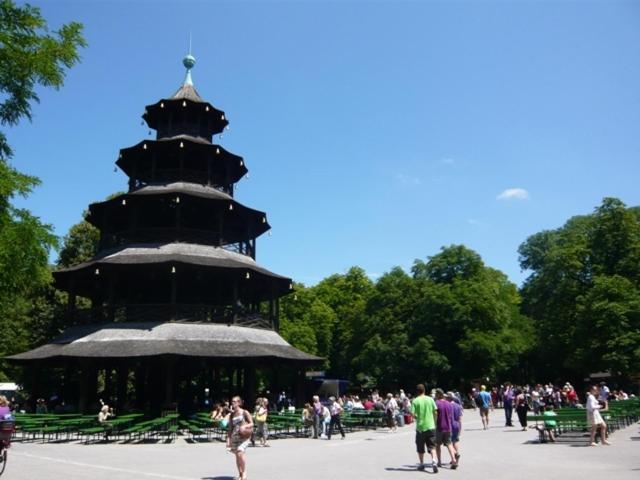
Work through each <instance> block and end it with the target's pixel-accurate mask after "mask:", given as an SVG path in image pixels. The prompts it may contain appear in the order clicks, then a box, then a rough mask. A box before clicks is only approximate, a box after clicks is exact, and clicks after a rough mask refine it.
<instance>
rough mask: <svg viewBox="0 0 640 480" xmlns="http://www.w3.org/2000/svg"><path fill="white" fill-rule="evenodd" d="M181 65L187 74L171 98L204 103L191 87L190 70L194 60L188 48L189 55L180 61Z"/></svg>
mask: <svg viewBox="0 0 640 480" xmlns="http://www.w3.org/2000/svg"><path fill="white" fill-rule="evenodd" d="M182 65H184V68H186V69H187V73H186V75H185V77H184V82H182V85H180V88H178V91H177V92H176V93H175V94H174V95H173V97H172V98H174V99H176V98H180V99H182V98H186V99H189V100H193V101H195V102H204V100H202V98H200V95H198V92H197V91H196V89H195V87H194V86H193V80H192V78H191V69H193V67H194V66H195V65H196V59H195V57H194V56H193V55H191V48H189V53H188V54H187V55H185V57H184V58H183V59H182Z"/></svg>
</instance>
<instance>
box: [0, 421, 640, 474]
mask: <svg viewBox="0 0 640 480" xmlns="http://www.w3.org/2000/svg"><path fill="white" fill-rule="evenodd" d="M492 417H493V423H494V425H492V426H491V428H490V429H489V430H486V431H484V430H482V427H481V424H480V420H479V417H478V414H477V412H474V411H472V410H466V411H465V418H464V424H463V428H464V430H463V434H462V437H461V440H462V441H461V452H462V458H461V461H460V468H459V469H458V470H451V469H449V468H448V465H447V464H446V463H445V465H444V467H443V468H441V469H440V472H439V473H438V476H440V477H449V478H455V477H465V478H470V476H471V475H474V476H475V475H481V476H482V478H486V479H490V480H502V479H505V480H507V479H508V480H513V478H518V479H519V480H533V479H534V478H535V479H536V480H539V479H542V478H543V479H544V480H552V479H562V480H567V479H570V478H571V475H581V476H582V475H589V477H591V478H615V479H616V480H623V479H634V480H638V479H640V454H639V452H638V447H640V442H638V440H640V424H638V423H636V424H634V425H631V426H629V427H627V428H625V429H622V430H619V431H617V432H615V433H614V434H612V435H611V438H610V440H611V441H612V442H613V445H612V446H598V447H587V446H586V445H587V440H586V438H585V437H583V436H580V435H578V436H575V437H571V438H569V437H564V438H563V439H562V442H561V443H558V444H538V443H537V438H538V435H537V433H536V432H535V430H528V431H526V432H523V431H520V429H519V428H517V427H514V428H505V427H502V426H501V425H502V423H503V422H502V421H499V420H502V412H501V411H495V412H493V414H492ZM270 444H271V446H270V447H269V448H258V447H256V448H250V449H249V450H248V452H247V465H248V470H247V473H248V478H249V480H258V479H260V480H283V479H284V480H286V479H305V480H316V479H333V478H340V479H341V478H345V479H348V480H359V479H363V480H364V479H366V480H374V479H375V480H377V479H399V480H411V479H414V478H425V475H433V473H432V472H431V471H430V469H427V470H426V471H425V472H419V471H417V470H416V466H417V456H416V454H415V447H414V444H413V429H412V426H407V427H404V428H400V429H398V431H397V432H395V433H390V432H388V431H387V429H386V428H385V429H379V430H375V431H374V430H370V431H364V432H356V433H351V434H348V435H347V438H346V439H345V440H341V439H340V435H339V434H337V435H335V436H334V437H333V438H332V439H331V441H327V440H313V439H280V440H273V441H272V442H270ZM443 453H444V454H445V457H444V458H445V459H446V462H447V463H448V460H449V459H448V454H446V453H445V452H443ZM236 474H237V473H236V470H235V462H234V458H233V455H231V454H229V453H227V452H226V450H225V447H224V444H223V443H220V442H211V443H194V444H191V443H188V442H187V441H186V440H185V439H184V438H182V437H179V438H178V439H177V440H176V441H175V442H174V443H171V444H163V443H159V444H148V443H147V444H133V445H131V444H120V443H110V444H93V445H84V444H80V443H77V442H70V443H60V444H52V443H44V444H43V443H21V442H14V443H13V445H12V447H11V450H10V452H9V462H8V463H7V469H6V471H5V473H4V476H3V478H7V479H20V480H22V479H24V480H34V479H39V478H43V479H44V478H46V479H48V480H62V479H65V480H66V479H73V480H76V479H78V480H82V479H91V480H103V479H104V480H106V479H109V480H120V479H122V480H125V479H127V480H128V479H141V480H146V479H149V480H151V479H168V480H232V479H233V478H234V476H235V475H236Z"/></svg>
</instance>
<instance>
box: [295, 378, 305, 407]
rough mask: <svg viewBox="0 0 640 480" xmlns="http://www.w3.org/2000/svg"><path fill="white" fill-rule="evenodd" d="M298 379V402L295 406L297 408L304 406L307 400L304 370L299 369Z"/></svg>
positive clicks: (296, 401)
mask: <svg viewBox="0 0 640 480" xmlns="http://www.w3.org/2000/svg"><path fill="white" fill-rule="evenodd" d="M297 374H298V375H297V379H296V400H295V405H296V407H297V408H299V407H302V406H304V402H305V398H304V380H305V371H304V369H303V368H299V369H298V372H297Z"/></svg>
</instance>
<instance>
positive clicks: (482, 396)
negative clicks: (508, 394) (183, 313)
mask: <svg viewBox="0 0 640 480" xmlns="http://www.w3.org/2000/svg"><path fill="white" fill-rule="evenodd" d="M477 403H478V407H479V409H480V418H481V419H482V428H483V429H484V430H486V429H487V428H489V409H491V410H493V402H492V401H491V394H490V393H489V392H487V387H485V386H484V385H481V386H480V393H479V394H478V400H477Z"/></svg>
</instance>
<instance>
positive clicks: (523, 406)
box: [212, 382, 630, 479]
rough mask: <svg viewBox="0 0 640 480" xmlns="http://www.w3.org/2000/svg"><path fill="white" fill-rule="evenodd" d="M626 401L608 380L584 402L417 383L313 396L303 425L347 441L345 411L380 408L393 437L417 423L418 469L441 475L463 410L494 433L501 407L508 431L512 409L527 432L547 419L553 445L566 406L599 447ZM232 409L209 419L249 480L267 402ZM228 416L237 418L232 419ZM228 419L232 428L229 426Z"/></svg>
mask: <svg viewBox="0 0 640 480" xmlns="http://www.w3.org/2000/svg"><path fill="white" fill-rule="evenodd" d="M236 398H238V397H236ZM628 398H630V396H629V395H628V394H627V393H625V392H624V391H623V390H614V391H610V389H609V388H608V387H607V386H606V385H605V384H604V383H601V385H599V386H598V385H594V386H592V387H590V389H589V391H587V392H586V394H585V396H584V397H583V399H584V403H582V402H581V399H580V396H579V395H578V393H577V391H576V389H575V388H574V387H573V386H572V385H571V384H570V383H568V382H567V383H566V384H565V385H563V386H561V387H560V386H556V385H553V384H552V383H548V384H545V385H542V384H536V385H524V386H522V385H512V384H511V383H509V382H507V383H504V384H502V385H500V386H492V387H489V388H487V387H486V386H485V385H479V386H478V387H477V388H472V389H471V390H470V391H469V392H468V394H467V395H465V396H463V395H461V394H460V393H459V392H457V391H449V392H445V391H444V390H442V389H440V388H435V389H433V390H431V391H430V392H429V394H427V392H426V389H425V386H424V385H422V384H420V385H418V386H417V387H416V396H415V397H412V395H411V394H407V393H405V391H404V390H403V389H400V390H398V392H397V393H387V394H386V395H381V394H380V393H379V391H378V390H372V391H371V392H370V393H369V394H367V395H364V396H361V395H356V394H345V395H341V396H333V395H332V396H329V397H328V398H326V399H321V398H320V396H318V395H315V396H313V397H312V399H311V401H310V402H308V403H306V404H305V406H304V408H303V409H302V413H301V420H302V422H303V425H304V426H305V427H307V429H308V431H309V437H310V438H313V439H326V440H331V437H332V435H333V434H334V432H336V431H338V432H339V433H340V435H341V438H345V436H346V433H345V430H344V427H343V425H342V420H341V415H342V414H343V412H358V411H377V412H379V413H380V416H381V417H382V418H384V422H385V425H386V427H387V428H388V429H389V432H395V431H397V429H398V427H402V426H404V425H406V424H410V423H415V431H416V433H415V444H416V450H417V454H418V460H419V463H418V469H419V470H424V469H425V468H427V467H429V468H431V469H432V471H433V472H434V473H436V472H438V469H439V468H440V467H441V466H442V465H443V464H444V463H446V462H444V456H445V455H446V456H447V457H448V458H447V460H449V462H448V464H449V468H451V469H452V470H455V469H457V468H458V465H459V462H460V458H461V450H460V438H461V433H462V418H463V415H464V408H465V407H466V408H470V409H473V410H477V411H479V413H480V418H481V420H482V425H483V428H484V429H485V430H486V429H488V428H489V425H490V420H491V418H490V417H491V412H493V411H494V410H495V409H496V408H500V409H503V411H504V422H505V423H504V425H505V426H506V427H512V426H514V425H513V422H512V417H513V412H514V410H515V413H516V416H517V418H518V421H519V423H520V426H521V428H522V429H523V430H527V428H528V424H527V422H528V420H527V419H528V415H529V412H533V414H535V415H542V416H543V417H544V422H543V426H542V427H541V428H543V429H544V434H545V435H546V436H547V437H548V438H549V440H550V441H551V442H555V440H556V438H555V433H554V430H555V427H556V419H555V417H556V416H557V414H556V410H557V409H558V408H563V407H569V408H576V409H584V410H585V411H586V415H587V420H588V422H589V426H590V442H589V444H590V445H597V443H596V435H599V436H600V444H602V445H610V442H609V440H608V439H607V426H606V423H605V421H604V419H603V416H602V415H601V412H602V411H604V410H606V409H607V408H608V403H609V402H610V401H619V400H626V399H628ZM233 407H234V406H233V405H232V406H231V407H229V405H226V404H220V405H219V406H218V407H217V408H216V409H215V410H214V411H213V412H212V419H213V420H214V422H219V425H221V426H222V427H223V428H228V430H229V438H230V440H227V444H228V446H230V448H231V451H233V452H234V453H236V456H237V459H236V463H237V465H238V472H239V475H240V476H239V478H241V479H244V478H246V461H245V459H244V452H245V450H246V447H248V445H250V444H252V443H253V444H254V445H255V441H256V440H259V441H260V445H263V446H266V445H267V439H268V429H267V421H268V420H267V419H268V415H269V401H268V400H267V399H266V398H259V399H258V400H257V401H256V404H255V408H254V410H253V415H251V414H249V413H248V412H247V411H246V410H245V411H244V412H246V413H242V414H240V413H238V411H237V410H233ZM276 409H277V410H280V411H285V410H289V409H291V410H293V407H292V405H291V403H290V401H288V399H287V397H286V396H285V395H284V394H281V395H280V396H279V398H278V400H277V401H276V404H275V408H274V410H276ZM234 412H235V413H234ZM230 418H231V419H235V420H231V421H230V420H229V419H230ZM227 422H230V423H228V424H227ZM227 425H228V426H227ZM245 425H251V432H250V433H245V434H244V435H248V436H247V437H246V438H245V437H244V436H243V435H241V434H240V430H239V428H240V426H245ZM254 425H255V427H256V428H255V429H254ZM538 428H540V427H538ZM234 439H235V440H234ZM241 440H242V441H241ZM445 451H446V453H445ZM425 453H427V454H428V455H429V458H428V460H427V461H425ZM238 455H239V457H238Z"/></svg>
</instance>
